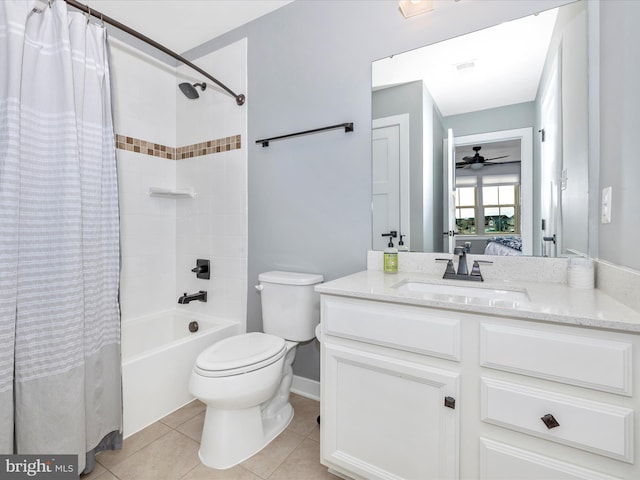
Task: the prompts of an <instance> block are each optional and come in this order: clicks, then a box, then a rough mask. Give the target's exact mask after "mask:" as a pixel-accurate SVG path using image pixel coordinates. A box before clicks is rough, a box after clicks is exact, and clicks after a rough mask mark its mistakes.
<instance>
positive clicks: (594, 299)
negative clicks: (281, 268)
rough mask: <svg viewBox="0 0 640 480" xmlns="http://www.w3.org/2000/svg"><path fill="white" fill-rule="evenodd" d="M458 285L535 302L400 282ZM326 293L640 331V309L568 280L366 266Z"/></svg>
mask: <svg viewBox="0 0 640 480" xmlns="http://www.w3.org/2000/svg"><path fill="white" fill-rule="evenodd" d="M407 281H411V282H422V283H435V284H440V285H457V286H465V287H469V288H493V289H500V290H515V291H522V290H523V289H524V290H526V292H527V294H528V295H529V299H530V301H528V302H526V301H513V300H494V299H487V298H478V297H474V296H466V295H458V294H449V293H447V294H434V293H424V292H416V291H403V290H399V289H398V288H396V287H395V286H396V285H397V284H398V283H400V282H407ZM316 291H317V292H319V293H321V294H330V295H340V296H345V297H353V298H363V299H369V300H378V301H384V302H392V303H403V304H410V305H420V306H425V307H433V308H444V309H448V310H458V311H462V312H469V313H485V314H491V315H501V316H506V317H511V318H522V319H528V320H537V321H544V322H553V323H559V324H567V325H579V326H585V327H593V328H603V329H608V330H617V331H622V332H627V333H639V334H640V312H637V311H635V310H633V309H631V308H630V307H628V306H626V305H624V304H622V303H620V302H619V301H617V300H615V299H613V298H612V297H610V296H609V295H607V294H605V293H603V292H602V291H600V290H597V289H579V288H570V287H568V286H567V285H566V284H563V283H549V282H525V281H509V280H485V281H484V282H468V281H463V280H443V279H442V275H441V274H439V275H435V274H432V273H415V272H398V273H395V274H388V273H384V272H383V271H381V270H365V271H363V272H359V273H355V274H353V275H349V276H346V277H342V278H339V279H336V280H332V281H329V282H327V283H323V284H320V285H318V286H316Z"/></svg>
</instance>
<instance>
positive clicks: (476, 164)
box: [456, 146, 520, 170]
mask: <svg viewBox="0 0 640 480" xmlns="http://www.w3.org/2000/svg"><path fill="white" fill-rule="evenodd" d="M481 149H482V147H480V146H478V147H473V151H474V152H476V153H475V155H473V156H472V157H462V161H461V162H456V168H470V169H472V170H480V169H481V168H483V167H485V166H487V167H488V166H492V165H507V164H509V163H520V160H512V161H509V162H496V161H495V160H499V159H501V158H507V157H509V156H510V155H502V156H500V157H493V158H485V157H483V156H482V155H480V150H481Z"/></svg>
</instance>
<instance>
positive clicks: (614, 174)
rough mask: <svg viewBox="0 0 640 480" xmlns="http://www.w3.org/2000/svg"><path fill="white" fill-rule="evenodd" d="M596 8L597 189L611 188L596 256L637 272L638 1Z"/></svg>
mask: <svg viewBox="0 0 640 480" xmlns="http://www.w3.org/2000/svg"><path fill="white" fill-rule="evenodd" d="M600 9H601V10H600V20H601V22H600V129H601V130H600V131H601V134H600V188H603V187H607V186H612V187H613V194H612V199H613V202H612V211H611V223H609V224H600V228H599V234H598V241H599V245H600V246H599V257H600V258H601V259H604V260H607V261H609V262H612V263H615V264H618V265H624V266H627V267H630V268H633V269H635V270H640V256H639V255H638V248H637V241H638V238H640V211H639V209H640V160H639V152H640V142H639V141H638V132H640V91H639V89H638V86H639V85H640V62H638V58H640V48H639V45H640V30H638V21H639V20H640V2H636V1H625V2H621V1H613V2H612V1H607V2H601V3H600ZM590 194H591V195H595V196H597V198H601V197H600V195H601V192H590ZM598 214H599V211H598V212H597V214H596V215H598ZM592 215H593V213H592Z"/></svg>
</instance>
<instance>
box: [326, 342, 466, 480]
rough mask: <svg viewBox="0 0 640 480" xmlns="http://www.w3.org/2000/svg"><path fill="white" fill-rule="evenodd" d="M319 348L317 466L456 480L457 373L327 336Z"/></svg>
mask: <svg viewBox="0 0 640 480" xmlns="http://www.w3.org/2000/svg"><path fill="white" fill-rule="evenodd" d="M322 353H323V357H322V369H323V371H322V382H321V388H322V401H321V409H322V411H321V418H322V431H321V457H322V459H323V463H325V464H327V465H328V466H329V467H331V468H334V469H336V470H337V471H339V472H342V473H344V474H346V475H350V476H353V477H356V478H366V479H368V480H373V479H395V480H397V479H430V478H433V479H435V478H437V479H455V478H457V476H458V418H459V415H458V409H459V405H457V404H455V403H454V405H451V402H452V400H454V399H456V398H457V396H458V377H459V374H458V373H457V372H454V371H447V370H443V369H439V368H434V367H430V366H426V365H423V364H421V363H414V362H409V361H406V360H401V359H396V358H393V357H390V356H386V355H383V354H377V353H371V352H364V351H360V350H356V349H353V348H350V347H347V346H344V345H332V344H331V343H328V342H327V337H325V340H324V342H323V344H322ZM445 399H446V400H447V404H449V406H445ZM452 406H453V407H454V408H451V407H452Z"/></svg>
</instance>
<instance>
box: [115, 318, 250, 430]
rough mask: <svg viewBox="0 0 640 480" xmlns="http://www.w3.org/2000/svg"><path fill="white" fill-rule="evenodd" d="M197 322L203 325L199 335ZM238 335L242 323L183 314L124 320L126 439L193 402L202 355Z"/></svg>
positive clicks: (123, 356) (200, 327)
mask: <svg viewBox="0 0 640 480" xmlns="http://www.w3.org/2000/svg"><path fill="white" fill-rule="evenodd" d="M192 321H196V322H198V326H199V329H198V331H197V332H195V333H191V332H190V331H189V323H190V322H192ZM238 333H240V326H239V324H238V323H236V322H230V321H227V320H223V319H219V318H215V317H210V316H206V315H200V314H195V313H188V312H183V311H178V310H172V311H168V312H163V313H158V314H154V315H149V316H145V317H140V318H136V319H133V320H127V321H124V322H122V390H123V391H122V397H123V398H122V401H123V409H124V413H123V415H124V418H123V428H124V436H125V437H128V436H129V435H132V434H134V433H136V432H137V431H138V430H141V429H143V428H144V427H146V426H148V425H150V424H152V423H153V422H155V421H157V420H159V419H160V418H162V417H164V416H165V415H167V414H169V413H171V412H173V411H174V410H176V409H178V408H180V407H182V406H183V405H185V404H187V403H189V402H190V401H191V400H193V397H192V396H191V395H190V394H189V390H188V386H189V376H190V375H191V370H192V369H193V365H194V362H195V360H196V357H197V356H198V354H199V353H200V352H201V351H202V350H204V349H205V348H206V347H208V346H209V345H211V344H213V343H214V342H216V341H218V340H221V339H223V338H226V337H229V336H231V335H237V334H238Z"/></svg>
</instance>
